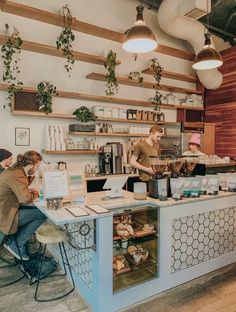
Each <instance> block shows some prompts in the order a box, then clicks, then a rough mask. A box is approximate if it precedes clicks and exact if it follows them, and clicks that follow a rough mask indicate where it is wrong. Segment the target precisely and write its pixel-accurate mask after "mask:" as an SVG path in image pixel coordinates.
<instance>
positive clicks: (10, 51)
mask: <svg viewBox="0 0 236 312" xmlns="http://www.w3.org/2000/svg"><path fill="white" fill-rule="evenodd" d="M5 29H6V42H5V44H3V45H2V48H1V52H2V54H1V58H2V60H3V66H4V68H3V81H4V82H6V83H8V84H9V87H8V90H7V91H8V97H7V100H8V106H9V107H10V106H11V100H12V97H13V95H14V94H16V93H17V92H18V91H19V90H21V89H22V86H23V82H22V81H21V80H20V79H19V74H20V67H19V61H20V53H21V45H22V43H23V41H22V39H21V38H20V36H19V31H18V30H17V29H16V28H15V27H14V31H13V33H12V34H10V29H9V25H8V24H5ZM3 107H4V108H5V107H6V105H5V104H3Z"/></svg>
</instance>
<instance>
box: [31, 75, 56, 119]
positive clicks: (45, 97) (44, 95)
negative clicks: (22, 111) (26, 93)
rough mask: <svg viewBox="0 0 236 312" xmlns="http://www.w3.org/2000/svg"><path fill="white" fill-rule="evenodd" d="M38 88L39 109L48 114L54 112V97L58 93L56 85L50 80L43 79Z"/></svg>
mask: <svg viewBox="0 0 236 312" xmlns="http://www.w3.org/2000/svg"><path fill="white" fill-rule="evenodd" d="M37 88H38V93H37V95H36V98H37V102H38V103H39V110H40V111H41V112H45V113H46V114H49V113H52V97H53V96H57V95H58V93H57V89H56V87H55V86H54V85H53V84H51V83H50V82H49V81H41V82H40V83H39V84H38V86H37Z"/></svg>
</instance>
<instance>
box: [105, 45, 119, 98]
mask: <svg viewBox="0 0 236 312" xmlns="http://www.w3.org/2000/svg"><path fill="white" fill-rule="evenodd" d="M116 65H117V64H116V53H115V52H113V51H112V50H110V51H109V52H108V54H107V57H106V61H105V63H104V66H105V68H106V70H107V73H106V75H105V79H106V82H107V83H106V89H105V93H106V95H108V96H112V95H114V94H115V93H118V81H117V78H116V72H115V69H116Z"/></svg>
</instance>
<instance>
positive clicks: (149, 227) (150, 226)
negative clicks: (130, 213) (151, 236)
mask: <svg viewBox="0 0 236 312" xmlns="http://www.w3.org/2000/svg"><path fill="white" fill-rule="evenodd" d="M143 230H144V231H145V232H150V231H153V230H154V224H152V223H147V224H144V226H143Z"/></svg>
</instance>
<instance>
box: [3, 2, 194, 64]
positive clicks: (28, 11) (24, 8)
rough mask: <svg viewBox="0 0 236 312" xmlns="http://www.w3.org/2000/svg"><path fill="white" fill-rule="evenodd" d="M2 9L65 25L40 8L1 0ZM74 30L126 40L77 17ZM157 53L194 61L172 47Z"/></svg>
mask: <svg viewBox="0 0 236 312" xmlns="http://www.w3.org/2000/svg"><path fill="white" fill-rule="evenodd" d="M0 9H1V10H2V11H3V12H7V13H9V14H14V15H18V16H22V17H26V18H29V19H33V20H37V21H40V22H44V23H48V24H51V25H56V26H60V27H62V25H63V17H62V16H61V15H59V14H56V13H52V12H49V11H45V10H41V9H38V8H34V7H31V6H28V5H24V4H20V3H15V2H12V1H7V0H1V1H0ZM72 29H73V30H76V31H79V32H82V33H85V34H88V35H92V36H96V37H100V38H105V39H108V40H112V41H116V42H123V39H124V34H123V33H119V32H116V31H113V30H110V29H107V28H103V27H99V26H96V25H93V24H89V23H85V22H82V21H79V20H77V19H76V18H75V17H73V20H72ZM124 31H125V30H124ZM155 51H156V52H157V53H161V54H166V55H170V56H173V57H178V58H181V59H185V60H189V61H193V60H194V54H193V53H190V52H188V51H183V50H179V49H176V48H172V47H168V46H164V45H162V44H158V47H157V48H156V50H155Z"/></svg>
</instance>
